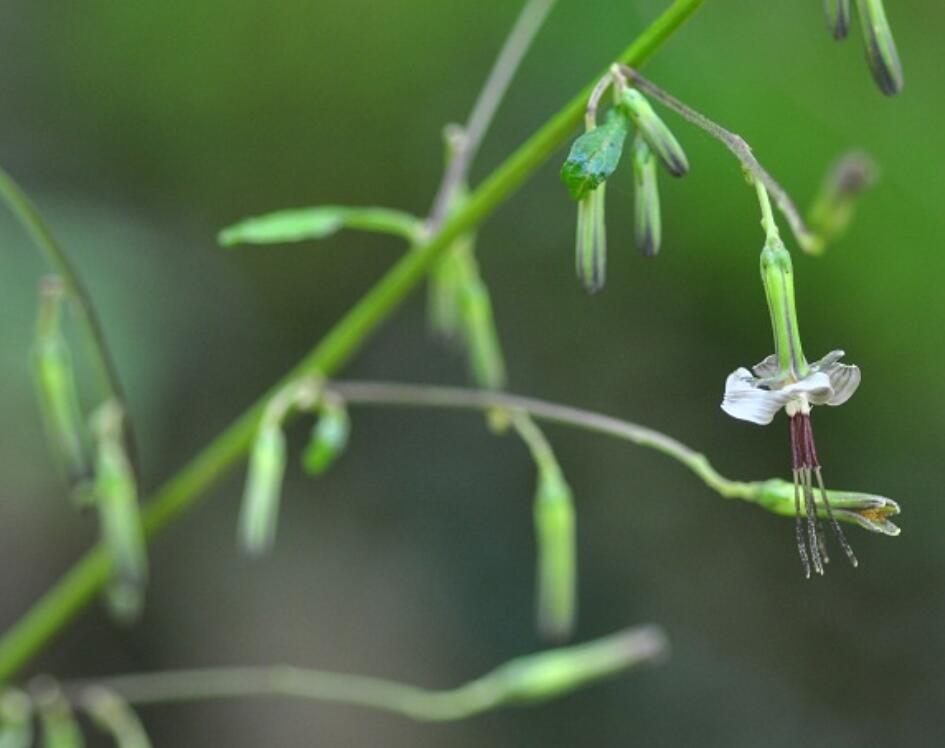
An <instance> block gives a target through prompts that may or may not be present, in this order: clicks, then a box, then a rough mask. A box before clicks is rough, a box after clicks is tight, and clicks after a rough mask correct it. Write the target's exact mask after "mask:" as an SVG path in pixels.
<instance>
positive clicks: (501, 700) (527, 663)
mask: <svg viewBox="0 0 945 748" xmlns="http://www.w3.org/2000/svg"><path fill="white" fill-rule="evenodd" d="M667 648H668V645H667V640H666V635H665V634H664V633H663V631H662V630H661V629H660V628H658V627H656V626H639V627H635V628H630V629H625V630H623V631H618V632H617V633H614V634H611V635H609V636H605V637H602V638H600V639H596V640H593V641H590V642H586V643H584V644H577V645H573V646H569V647H560V648H557V649H551V650H546V651H544V652H538V653H536V654H532V655H526V656H524V657H518V658H515V659H514V660H510V661H509V662H507V663H505V664H504V665H500V666H499V667H498V668H496V669H495V670H492V671H491V672H489V673H486V674H485V675H483V676H482V677H480V678H476V679H475V680H472V681H469V682H468V683H466V684H464V685H462V686H459V687H457V688H451V689H445V690H432V689H427V688H420V687H417V686H411V685H407V684H404V683H397V682H395V681H389V680H385V679H382V678H373V677H368V676H361V675H347V674H343V673H331V672H327V671H324V670H312V669H308V668H298V667H292V666H289V665H277V666H263V667H221V668H206V669H199V670H179V671H168V672H163V673H160V672H159V673H141V674H133V675H119V676H112V677H109V678H105V679H102V680H98V681H90V682H88V683H71V684H70V683H66V684H63V687H62V688H63V692H64V693H65V694H66V695H67V696H68V697H69V698H70V699H71V700H72V701H74V702H77V703H81V702H82V700H83V695H84V694H85V693H87V692H89V691H90V690H91V689H102V688H104V689H106V690H107V691H109V692H111V693H114V694H117V695H118V696H119V697H121V698H122V699H123V700H124V701H126V702H127V703H129V704H135V705H139V706H140V705H148V704H167V703H180V702H193V701H203V700H209V699H229V698H237V697H247V696H251V697H252V696H277V697H290V698H297V699H307V700H316V701H326V702H332V703H336V704H348V705H351V706H360V707H368V708H371V709H379V710H382V711H386V712H392V713H394V714H398V715H400V716H403V717H407V718H410V719H415V720H420V721H435V722H444V721H451V720H458V719H465V718H467V717H472V716H474V715H476V714H481V713H482V712H485V711H489V710H491V709H495V708H497V707H502V706H513V705H516V704H525V703H534V702H539V701H544V700H546V699H549V698H555V697H557V696H561V695H564V694H565V693H568V692H570V691H574V690H576V689H578V688H580V687H582V686H585V685H587V684H589V683H591V682H594V681H598V680H601V679H604V678H607V677H611V676H614V675H617V674H619V673H621V672H624V671H626V670H629V669H631V668H633V667H636V666H639V665H641V664H645V663H648V662H652V661H654V660H658V659H660V658H661V657H663V656H664V655H665V654H666V651H667Z"/></svg>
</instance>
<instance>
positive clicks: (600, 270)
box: [575, 185, 607, 293]
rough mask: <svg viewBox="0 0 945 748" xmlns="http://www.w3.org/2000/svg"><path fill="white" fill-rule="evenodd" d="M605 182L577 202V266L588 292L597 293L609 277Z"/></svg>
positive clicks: (579, 275)
mask: <svg viewBox="0 0 945 748" xmlns="http://www.w3.org/2000/svg"><path fill="white" fill-rule="evenodd" d="M605 196H606V186H605V185H601V186H600V187H598V188H597V189H596V190H594V191H593V192H591V193H590V194H589V195H586V196H585V197H583V198H582V199H581V202H579V203H578V217H577V244H576V247H575V269H576V271H577V276H578V279H579V280H580V281H581V285H583V286H584V289H585V290H586V291H587V292H588V293H597V292H598V291H600V290H601V289H602V288H603V287H604V281H605V280H606V277H607V223H606V218H605V215H604V210H605V203H606V199H605Z"/></svg>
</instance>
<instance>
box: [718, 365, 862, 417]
mask: <svg viewBox="0 0 945 748" xmlns="http://www.w3.org/2000/svg"><path fill="white" fill-rule="evenodd" d="M843 356H844V353H843V351H842V350H836V351H831V352H830V353H828V354H827V355H826V356H824V357H823V358H822V359H821V360H820V361H818V362H816V363H814V364H810V365H809V367H808V372H807V374H806V375H805V376H803V377H800V378H798V377H797V376H796V375H794V374H787V375H784V374H781V373H780V371H779V368H778V358H777V356H776V355H775V354H771V355H770V356H768V357H767V358H766V359H765V360H764V361H762V362H761V363H759V364H757V365H756V366H754V367H752V370H753V371H754V374H752V372H750V371H748V369H746V368H744V367H741V368H738V369H736V370H735V371H733V372H732V373H731V374H729V375H728V379H727V380H726V381H725V397H724V399H723V400H722V410H724V411H725V412H726V413H728V414H729V415H730V416H732V417H733V418H738V419H740V420H742V421H751V422H752V423H757V424H760V425H762V426H765V425H767V424H769V423H771V421H772V420H773V419H774V416H775V415H776V414H777V412H778V411H779V410H781V409H782V408H784V410H785V411H786V412H787V414H788V415H789V416H793V415H795V414H797V413H804V414H807V413H809V412H810V407H811V406H812V405H842V404H843V403H845V402H846V401H847V400H849V399H850V398H851V397H852V396H853V393H854V392H856V389H857V387H859V386H860V369H859V367H858V366H852V365H849V364H841V363H840V359H841V358H843Z"/></svg>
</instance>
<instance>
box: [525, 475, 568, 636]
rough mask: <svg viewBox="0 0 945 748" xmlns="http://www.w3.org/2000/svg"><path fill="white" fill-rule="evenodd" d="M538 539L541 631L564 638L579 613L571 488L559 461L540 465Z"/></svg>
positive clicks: (536, 515) (536, 503) (543, 634)
mask: <svg viewBox="0 0 945 748" xmlns="http://www.w3.org/2000/svg"><path fill="white" fill-rule="evenodd" d="M538 469H539V473H538V490H537V494H536V496H535V506H534V520H535V539H536V544H537V550H538V554H537V555H538V558H537V568H538V572H537V573H538V580H537V582H538V601H537V614H538V630H539V632H540V633H541V635H542V636H543V637H545V638H546V639H549V640H552V641H563V640H565V639H567V638H568V637H570V635H571V633H572V631H573V630H574V622H575V618H576V615H577V600H576V598H577V548H576V545H577V538H576V533H575V517H574V503H573V500H572V497H571V489H570V487H569V486H568V484H567V482H566V481H565V480H564V476H563V475H562V474H561V470H560V469H559V468H558V466H557V464H554V463H550V462H548V461H547V460H545V461H542V462H540V463H539V465H538Z"/></svg>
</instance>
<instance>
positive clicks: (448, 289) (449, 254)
mask: <svg viewBox="0 0 945 748" xmlns="http://www.w3.org/2000/svg"><path fill="white" fill-rule="evenodd" d="M471 241H472V238H471V237H470V236H468V235H467V236H463V237H460V238H459V239H457V240H456V242H454V246H453V247H451V248H450V249H449V250H447V251H446V253H445V254H444V256H443V257H442V258H441V259H440V260H439V261H438V262H437V263H436V264H435V265H434V266H433V269H432V270H431V271H430V281H429V295H428V298H427V313H428V314H427V316H428V320H429V324H430V330H431V332H433V333H434V334H435V335H438V336H439V337H441V338H442V339H443V340H445V341H450V342H457V341H458V340H459V338H460V335H461V333H462V323H461V320H462V313H463V312H462V269H461V268H460V267H459V265H460V263H459V261H458V259H457V257H456V255H457V253H458V251H459V250H460V248H461V247H465V246H467V245H468V244H470V243H471Z"/></svg>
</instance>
